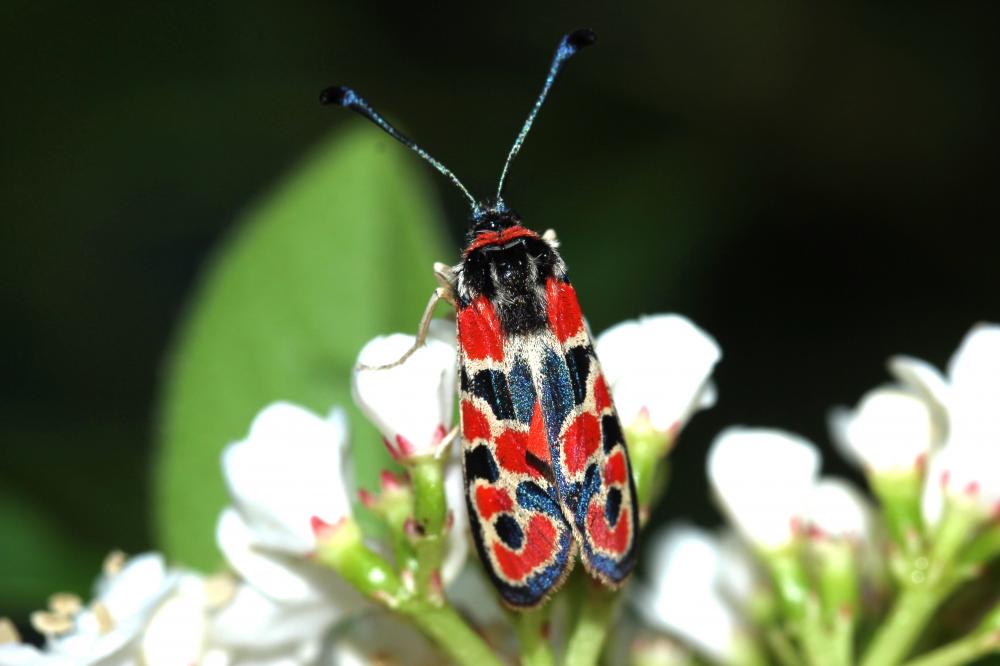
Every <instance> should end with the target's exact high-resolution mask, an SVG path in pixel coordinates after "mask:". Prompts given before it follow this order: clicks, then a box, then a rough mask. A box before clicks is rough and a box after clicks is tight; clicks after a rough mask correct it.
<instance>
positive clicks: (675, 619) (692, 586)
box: [635, 525, 740, 663]
mask: <svg viewBox="0 0 1000 666" xmlns="http://www.w3.org/2000/svg"><path fill="white" fill-rule="evenodd" d="M649 555H650V557H649V561H650V563H651V565H650V566H649V567H648V569H647V570H648V571H649V572H650V574H651V576H652V578H651V579H650V580H649V581H648V583H646V584H645V585H640V586H638V587H637V588H636V590H637V592H636V596H635V603H636V607H637V610H638V611H639V613H640V614H641V615H642V616H643V618H644V619H645V620H646V622H648V623H649V624H650V625H652V626H654V627H657V628H659V629H663V630H665V631H667V632H670V633H671V634H673V635H675V636H677V637H678V638H680V639H682V640H684V641H685V642H687V643H689V644H690V645H691V646H692V647H694V648H695V649H697V650H698V651H699V652H701V653H702V654H703V655H705V656H708V657H710V658H711V659H714V660H716V661H719V662H723V663H728V661H729V659H730V658H731V657H732V653H733V649H734V642H735V637H736V635H737V633H738V632H739V626H740V622H739V619H738V616H737V615H736V613H735V611H734V610H733V609H732V608H731V607H730V606H729V605H728V604H726V602H725V601H724V600H723V599H722V597H721V596H719V594H718V591H717V584H718V573H719V564H720V553H719V544H718V543H717V542H716V540H715V539H714V537H712V535H711V534H709V533H708V532H705V531H704V530H701V529H698V528H695V527H691V526H687V525H677V526H673V527H671V528H668V529H666V530H661V531H660V532H658V533H656V534H655V535H654V536H653V540H652V545H651V546H650V550H649Z"/></svg>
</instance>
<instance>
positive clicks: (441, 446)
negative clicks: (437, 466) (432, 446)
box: [434, 425, 458, 458]
mask: <svg viewBox="0 0 1000 666" xmlns="http://www.w3.org/2000/svg"><path fill="white" fill-rule="evenodd" d="M456 437H458V426H457V425H455V426H452V427H451V430H449V431H448V434H447V435H445V436H444V437H442V438H441V441H440V442H438V445H437V450H436V451H435V452H434V457H435V458H436V457H438V456H440V455H441V454H443V453H444V452H445V451H447V450H448V446H449V445H450V444H451V443H452V442H453V441H455V438H456Z"/></svg>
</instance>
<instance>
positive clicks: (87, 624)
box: [49, 553, 177, 666]
mask: <svg viewBox="0 0 1000 666" xmlns="http://www.w3.org/2000/svg"><path fill="white" fill-rule="evenodd" d="M176 583H177V576H176V575H175V574H173V573H171V572H169V571H168V570H167V568H166V565H165V564H164V561H163V556H162V555H160V554H158V553H147V554H144V555H137V556H135V557H133V558H132V559H130V560H128V561H127V562H126V563H125V565H124V567H123V568H122V569H121V570H120V571H110V572H108V573H105V574H104V575H102V576H101V578H99V579H98V581H97V585H96V586H95V587H96V589H95V592H96V594H95V598H94V601H93V602H92V603H91V605H90V606H88V607H87V608H85V609H83V610H82V611H81V612H80V613H79V614H77V615H76V617H75V618H74V622H73V628H72V629H71V631H70V632H68V633H66V634H63V635H60V636H58V637H53V638H50V639H49V651H50V652H51V653H52V654H53V655H59V656H63V657H67V658H69V659H71V660H72V661H73V663H75V664H77V665H78V666H85V665H87V664H98V663H100V664H101V666H112V665H118V664H121V665H125V664H135V663H138V661H137V655H136V652H137V647H138V646H137V643H138V639H139V637H140V635H141V633H142V631H143V629H144V628H145V626H146V624H147V623H148V622H149V619H150V617H152V615H153V613H154V611H155V610H156V608H157V607H158V606H159V604H160V602H162V601H163V600H164V599H165V598H166V597H167V595H168V594H170V592H171V591H172V589H173V588H174V586H175V585H176Z"/></svg>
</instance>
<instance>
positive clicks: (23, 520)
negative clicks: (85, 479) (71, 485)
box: [0, 488, 103, 616]
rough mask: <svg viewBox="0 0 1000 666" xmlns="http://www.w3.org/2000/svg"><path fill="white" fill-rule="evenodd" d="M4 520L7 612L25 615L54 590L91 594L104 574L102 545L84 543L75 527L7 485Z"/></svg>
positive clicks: (1, 505) (1, 564)
mask: <svg viewBox="0 0 1000 666" xmlns="http://www.w3.org/2000/svg"><path fill="white" fill-rule="evenodd" d="M0 525H3V547H2V548H0V571H2V572H3V573H0V598H2V599H3V600H4V606H5V607H4V609H3V611H4V613H8V614H13V615H15V616H21V615H26V614H27V611H28V610H29V609H33V608H43V607H44V606H45V603H46V600H47V599H48V598H49V595H50V594H52V593H53V592H63V591H68V592H74V593H76V594H80V595H83V596H86V595H87V594H88V592H89V590H90V585H91V582H92V581H93V580H94V579H95V578H96V577H97V575H98V573H100V567H101V560H102V558H103V553H102V552H101V551H100V550H98V549H96V548H94V547H93V546H91V545H89V544H86V543H80V540H79V539H77V538H76V537H77V534H75V533H74V531H73V530H72V529H71V528H70V527H69V526H67V525H62V524H60V523H59V522H58V521H57V520H56V519H54V518H53V517H52V516H51V515H49V514H47V513H46V512H45V511H43V510H42V509H40V508H39V507H38V506H37V505H36V504H34V503H33V502H31V501H30V500H29V499H28V498H27V497H25V496H23V495H20V494H17V493H14V492H13V491H11V490H9V489H4V488H0Z"/></svg>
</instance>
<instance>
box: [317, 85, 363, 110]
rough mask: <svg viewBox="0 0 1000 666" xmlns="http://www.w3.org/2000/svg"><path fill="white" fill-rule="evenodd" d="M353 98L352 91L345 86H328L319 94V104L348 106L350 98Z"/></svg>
mask: <svg viewBox="0 0 1000 666" xmlns="http://www.w3.org/2000/svg"><path fill="white" fill-rule="evenodd" d="M354 97H356V95H355V94H354V91H353V90H351V89H350V88H348V87H347V86H330V87H329V88H325V89H324V90H323V92H321V93H320V94H319V103H320V104H323V105H326V106H330V105H334V106H350V105H351V101H352V99H351V98H354Z"/></svg>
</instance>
